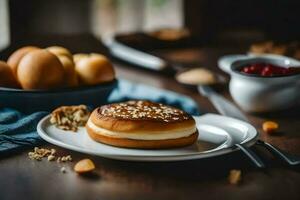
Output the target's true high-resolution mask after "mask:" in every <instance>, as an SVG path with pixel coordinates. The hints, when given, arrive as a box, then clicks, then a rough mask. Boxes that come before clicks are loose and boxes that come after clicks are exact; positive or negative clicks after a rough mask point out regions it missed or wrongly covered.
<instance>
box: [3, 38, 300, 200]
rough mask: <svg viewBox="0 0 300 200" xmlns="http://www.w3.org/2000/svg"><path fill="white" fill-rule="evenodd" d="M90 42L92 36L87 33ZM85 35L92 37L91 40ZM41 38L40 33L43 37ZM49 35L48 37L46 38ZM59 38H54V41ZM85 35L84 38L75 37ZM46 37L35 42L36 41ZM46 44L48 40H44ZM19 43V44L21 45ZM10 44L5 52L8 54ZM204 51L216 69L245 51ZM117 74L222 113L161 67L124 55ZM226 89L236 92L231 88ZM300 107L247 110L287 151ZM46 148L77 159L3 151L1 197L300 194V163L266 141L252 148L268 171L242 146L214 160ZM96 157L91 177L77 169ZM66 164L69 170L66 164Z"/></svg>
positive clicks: (298, 144) (299, 149)
mask: <svg viewBox="0 0 300 200" xmlns="http://www.w3.org/2000/svg"><path fill="white" fill-rule="evenodd" d="M81 39H82V40H83V41H89V40H90V39H89V37H88V38H84V37H81ZM84 39H86V40H84ZM37 41H39V40H37ZM44 41H45V40H44ZM47 41H48V42H47V43H46V44H45V45H44V46H46V45H49V44H53V43H56V44H62V45H65V46H66V47H68V48H70V49H71V50H73V52H78V51H80V42H79V43H78V44H74V43H72V42H68V41H66V40H57V41H56V42H53V40H50V41H49V40H47ZM51 41H52V43H51ZM76 41H78V40H76ZM36 43H37V44H40V43H39V42H36V41H33V42H32V44H36ZM82 43H83V44H82V45H83V48H84V50H82V51H86V52H88V51H98V50H99V51H100V50H102V48H100V47H98V46H97V45H98V44H97V45H95V44H94V43H92V42H91V43H90V46H89V45H87V44H86V43H84V42H82ZM42 44H44V43H42ZM21 45H22V44H18V45H16V46H21ZM9 51H10V50H8V51H5V52H4V53H3V54H2V55H3V57H5V56H6V54H7V52H9ZM197 51H199V53H200V54H201V55H202V56H201V63H202V64H203V66H206V67H209V68H211V69H213V70H217V69H216V62H217V58H218V57H219V56H221V55H224V54H227V53H239V51H241V50H240V49H238V48H236V47H234V48H230V47H229V48H226V47H222V48H221V47H215V46H212V47H205V48H204V47H203V48H201V49H200V50H197ZM115 66H116V71H117V76H118V77H122V78H126V79H130V80H132V81H135V82H137V83H145V84H149V85H152V86H155V87H160V88H166V89H169V90H173V91H176V92H179V93H183V94H186V95H189V96H191V97H192V98H194V99H195V101H197V102H198V103H199V106H200V107H201V108H202V110H203V111H204V112H213V113H216V110H215V109H214V108H213V107H212V105H211V104H210V103H209V102H208V101H207V99H205V98H204V97H201V96H200V95H199V94H198V93H197V91H196V90H193V89H190V88H186V87H184V86H182V85H180V84H178V83H176V81H175V80H174V79H173V78H172V77H168V76H166V75H163V74H160V73H154V72H149V71H147V70H142V69H137V68H134V67H131V66H128V65H125V64H122V63H119V62H116V63H115ZM220 93H222V94H223V95H225V96H226V97H228V98H230V97H229V95H228V93H227V91H226V89H225V90H221V91H220ZM299 115H300V111H299V107H296V108H293V109H291V110H288V111H285V112H280V113H273V114H269V115H264V116H261V115H247V116H248V117H249V118H250V120H251V123H252V124H253V125H254V126H255V127H256V128H257V129H258V131H260V133H261V135H260V138H261V139H263V140H265V141H268V142H270V143H272V144H274V145H276V146H277V147H280V148H281V149H283V150H285V151H286V152H289V153H292V154H295V155H300V123H299V119H300V116H299ZM266 119H270V120H275V121H277V122H279V124H280V133H279V134H276V135H268V134H265V133H264V132H263V131H262V130H261V124H262V122H263V121H265V120H266ZM41 147H47V148H55V149H57V151H58V153H59V154H71V155H72V157H73V159H74V161H73V162H71V163H65V164H62V163H57V162H48V161H46V160H44V161H41V162H39V161H34V160H30V159H29V158H28V156H27V153H28V152H29V151H30V150H31V149H25V150H23V151H19V152H18V153H13V154H7V155H1V157H0V199H1V200H5V199H51V200H52V199H72V200H77V199H151V200H153V199H174V200H175V199H251V200H253V199H272V200H273V199H300V190H299V187H300V173H299V167H293V168H291V167H288V166H286V165H284V164H283V163H282V162H280V161H278V160H277V159H275V158H274V157H273V156H271V155H270V154H268V153H267V152H266V151H264V150H263V149H261V148H260V147H253V149H254V150H255V151H256V152H258V153H259V155H261V156H262V157H263V158H264V160H265V161H266V162H267V164H268V168H267V169H266V170H265V171H260V170H257V169H255V168H253V166H252V164H251V163H250V162H249V161H248V160H247V158H245V157H244V155H243V154H241V153H240V152H235V153H233V154H230V155H225V156H220V157H216V158H212V159H204V160H195V161H184V162H170V163H143V162H124V161H115V160H110V159H105V158H100V157H95V156H90V155H85V154H81V153H77V152H73V151H69V150H66V149H62V148H59V147H56V146H53V145H50V144H48V143H44V144H42V145H41ZM83 158H91V159H92V160H93V161H94V162H95V164H96V166H97V169H96V170H95V173H94V174H93V175H92V176H79V175H77V174H76V173H74V172H73V170H72V168H73V166H74V163H75V162H76V161H78V160H80V159H83ZM62 166H64V167H65V168H66V173H62V172H61V171H60V169H61V167H62ZM230 169H241V170H242V182H241V184H239V185H230V184H229V183H228V181H227V176H228V172H229V170H230Z"/></svg>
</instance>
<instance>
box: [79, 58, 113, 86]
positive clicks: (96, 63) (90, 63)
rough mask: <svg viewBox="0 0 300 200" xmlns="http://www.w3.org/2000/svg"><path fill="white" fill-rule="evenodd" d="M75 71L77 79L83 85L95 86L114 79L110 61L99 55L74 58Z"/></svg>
mask: <svg viewBox="0 0 300 200" xmlns="http://www.w3.org/2000/svg"><path fill="white" fill-rule="evenodd" d="M74 60H75V70H76V72H77V74H78V79H79V82H80V83H81V84H84V85H96V84H99V83H104V82H109V81H112V80H113V79H114V78H115V71H114V68H113V65H112V63H111V62H110V60H109V59H108V58H107V57H105V56H104V55H101V54H95V53H92V54H88V55H85V54H80V55H77V56H76V57H75V58H74Z"/></svg>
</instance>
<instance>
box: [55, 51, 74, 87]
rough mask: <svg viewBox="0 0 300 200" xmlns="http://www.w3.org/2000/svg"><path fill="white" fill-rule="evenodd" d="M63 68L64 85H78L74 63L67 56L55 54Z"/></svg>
mask: <svg viewBox="0 0 300 200" xmlns="http://www.w3.org/2000/svg"><path fill="white" fill-rule="evenodd" d="M57 57H58V59H59V61H60V62H61V64H62V65H63V67H64V70H65V85H66V87H74V86H77V85H78V77H77V74H76V71H75V64H74V62H73V60H71V59H70V58H69V57H67V56H57Z"/></svg>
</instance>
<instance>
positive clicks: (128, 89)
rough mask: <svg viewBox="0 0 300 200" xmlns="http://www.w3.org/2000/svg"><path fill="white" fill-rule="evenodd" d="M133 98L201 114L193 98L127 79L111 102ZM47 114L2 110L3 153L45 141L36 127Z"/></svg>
mask: <svg viewBox="0 0 300 200" xmlns="http://www.w3.org/2000/svg"><path fill="white" fill-rule="evenodd" d="M130 99H147V100H151V101H155V102H160V103H164V104H168V105H171V106H174V107H177V108H180V109H183V110H185V111H186V112H188V113H190V114H192V115H199V110H198V106H197V104H196V103H195V102H194V101H193V100H192V99H191V98H189V97H187V96H185V95H181V94H178V93H175V92H171V91H168V90H163V89H159V88H154V87H151V86H146V85H143V84H137V83H133V82H130V81H127V80H119V84H118V87H116V88H115V89H114V90H113V92H112V93H111V95H110V97H109V99H108V101H109V102H110V103H112V102H121V101H127V100H130ZM47 114H48V113H47V112H35V113H32V114H30V115H23V114H22V113H20V112H18V111H17V110H14V109H10V108H0V152H7V151H11V150H15V149H18V148H21V147H24V146H32V145H36V144H38V143H39V142H41V141H42V140H41V138H40V137H39V136H38V134H37V132H36V126H37V124H38V122H39V120H40V119H41V118H43V117H44V116H45V115H47Z"/></svg>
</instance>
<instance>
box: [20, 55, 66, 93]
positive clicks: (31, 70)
mask: <svg viewBox="0 0 300 200" xmlns="http://www.w3.org/2000/svg"><path fill="white" fill-rule="evenodd" d="M64 73H65V72H64V68H63V66H62V64H61V62H60V61H59V60H58V58H57V57H56V56H55V55H54V54H52V53H50V52H49V51H47V50H36V51H32V52H29V53H27V54H26V55H25V56H24V57H23V58H22V60H21V61H20V63H19V66H18V71H17V76H18V79H19V82H20V84H21V86H22V88H23V89H53V88H59V87H63V86H64Z"/></svg>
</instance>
